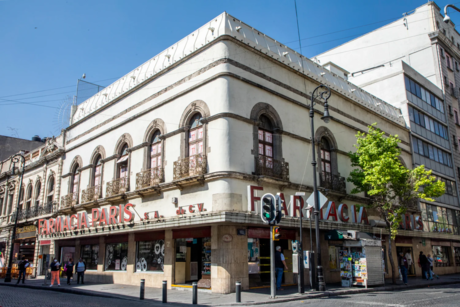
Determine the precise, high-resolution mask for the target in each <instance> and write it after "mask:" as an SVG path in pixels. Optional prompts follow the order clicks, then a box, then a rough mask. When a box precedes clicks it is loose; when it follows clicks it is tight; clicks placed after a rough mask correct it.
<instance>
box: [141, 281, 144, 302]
mask: <svg viewBox="0 0 460 307" xmlns="http://www.w3.org/2000/svg"><path fill="white" fill-rule="evenodd" d="M144 292H145V279H141V295H140V299H141V300H143V299H144Z"/></svg>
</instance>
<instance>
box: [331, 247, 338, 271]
mask: <svg viewBox="0 0 460 307" xmlns="http://www.w3.org/2000/svg"><path fill="white" fill-rule="evenodd" d="M339 249H341V248H340V247H337V246H329V250H328V251H329V261H328V263H329V269H331V270H337V269H338V268H339Z"/></svg>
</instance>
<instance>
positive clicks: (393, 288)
mask: <svg viewBox="0 0 460 307" xmlns="http://www.w3.org/2000/svg"><path fill="white" fill-rule="evenodd" d="M452 284H460V280H458V281H445V282H439V283H436V284H425V285H423V284H422V285H420V284H419V285H409V286H405V287H402V286H401V285H399V286H384V287H376V288H367V289H365V288H364V289H353V290H352V289H350V290H339V291H334V292H327V291H326V292H323V293H318V294H307V295H302V294H297V296H296V297H289V298H283V299H271V300H269V301H264V302H251V303H244V302H242V303H229V304H219V305H214V306H254V305H268V304H279V303H287V302H292V301H298V300H308V299H315V298H321V297H334V296H341V295H347V294H359V293H369V292H378V291H400V290H406V289H418V288H428V287H430V286H431V287H433V286H444V285H452Z"/></svg>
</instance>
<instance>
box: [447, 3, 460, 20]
mask: <svg viewBox="0 0 460 307" xmlns="http://www.w3.org/2000/svg"><path fill="white" fill-rule="evenodd" d="M449 7H451V8H453V9H454V10H456V11H457V12H460V9H459V8H458V7H456V6H455V5H453V4H448V5H446V6H445V7H444V22H445V23H449V21H450V17H449V15H447V8H449Z"/></svg>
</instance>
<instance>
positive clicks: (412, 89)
mask: <svg viewBox="0 0 460 307" xmlns="http://www.w3.org/2000/svg"><path fill="white" fill-rule="evenodd" d="M410 92H411V93H412V94H414V95H417V90H416V89H415V82H414V81H412V80H410Z"/></svg>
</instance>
